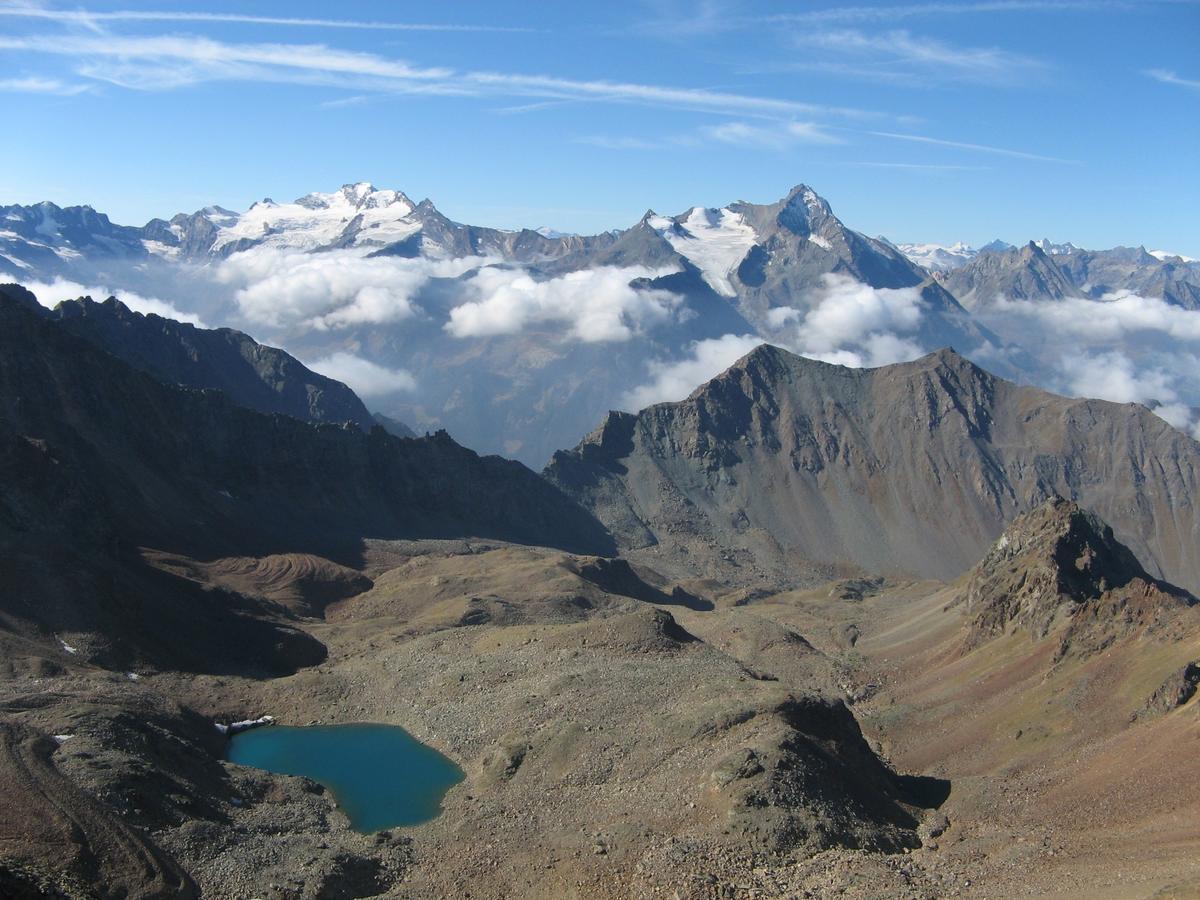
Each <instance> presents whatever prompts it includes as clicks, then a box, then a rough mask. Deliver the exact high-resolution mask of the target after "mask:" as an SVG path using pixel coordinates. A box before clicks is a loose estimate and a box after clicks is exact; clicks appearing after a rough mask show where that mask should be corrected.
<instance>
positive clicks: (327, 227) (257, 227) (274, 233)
mask: <svg viewBox="0 0 1200 900" xmlns="http://www.w3.org/2000/svg"><path fill="white" fill-rule="evenodd" d="M415 208H416V207H415V206H413V203H412V201H411V200H409V199H408V198H407V197H405V196H404V195H403V194H402V193H400V192H399V191H379V190H375V188H374V187H372V186H371V185H369V184H366V183H365V182H364V183H360V184H354V185H349V184H348V185H345V186H344V187H343V188H342V189H341V190H339V191H335V192H334V193H332V194H319V193H318V194H308V195H307V196H304V197H301V198H300V199H299V200H297V201H296V202H294V203H276V202H274V201H273V200H263V201H260V202H259V203H255V204H254V205H253V206H251V207H250V208H249V209H248V210H246V212H244V213H242V214H241V215H240V216H236V217H235V218H232V219H231V217H230V214H229V213H228V212H227V211H225V210H221V211H219V212H217V211H214V212H213V213H212V214H209V213H208V212H207V211H206V213H205V215H206V217H207V218H208V219H209V221H211V222H212V223H213V224H214V225H217V226H218V227H219V231H218V233H217V238H216V240H215V241H214V242H213V250H220V249H221V248H222V247H224V246H226V245H228V244H232V243H235V242H237V241H242V240H247V241H253V242H255V243H256V244H258V245H260V246H266V247H274V248H276V249H280V250H299V251H305V252H306V251H310V250H317V249H320V248H322V247H328V246H330V245H331V244H333V243H334V242H336V241H337V240H338V239H339V238H340V237H341V236H342V234H343V232H345V230H346V227H347V226H348V225H349V224H350V223H351V222H352V221H354V219H356V218H359V219H360V223H359V233H358V234H357V235H356V236H355V243H364V244H370V245H383V244H390V243H394V242H395V241H399V240H403V239H404V238H406V237H408V236H409V235H411V234H413V233H414V232H417V231H420V229H421V226H420V224H419V223H416V222H411V221H406V220H405V217H406V216H408V215H409V213H411V212H412V211H413V210H414V209H415Z"/></svg>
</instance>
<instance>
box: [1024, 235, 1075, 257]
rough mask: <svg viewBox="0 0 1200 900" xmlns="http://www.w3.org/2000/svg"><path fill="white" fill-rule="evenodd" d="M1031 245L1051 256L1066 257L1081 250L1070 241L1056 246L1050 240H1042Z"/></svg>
mask: <svg viewBox="0 0 1200 900" xmlns="http://www.w3.org/2000/svg"><path fill="white" fill-rule="evenodd" d="M1031 243H1032V244H1033V245H1034V246H1035V247H1037V248H1038V249H1039V250H1041V251H1042V252H1043V253H1048V254H1050V255H1051V256H1065V255H1067V254H1070V253H1075V252H1076V251H1077V250H1078V249H1079V248H1078V247H1076V246H1075V245H1074V244H1072V243H1070V242H1069V241H1068V242H1066V243H1063V244H1056V243H1054V242H1053V241H1051V240H1050V239H1049V238H1042V239H1041V240H1040V241H1032V242H1031Z"/></svg>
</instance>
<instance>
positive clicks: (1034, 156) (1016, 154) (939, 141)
mask: <svg viewBox="0 0 1200 900" xmlns="http://www.w3.org/2000/svg"><path fill="white" fill-rule="evenodd" d="M867 133H868V134H872V135H874V136H875V137H884V138H891V139H892V140H897V141H911V142H913V143H917V144H933V145H935V146H938V147H953V148H955V149H956V150H972V151H974V152H976V153H990V154H993V155H995V156H1009V157H1012V158H1014V159H1028V160H1033V161H1035V162H1051V163H1063V164H1064V165H1078V164H1079V160H1075V159H1062V158H1060V157H1057V156H1045V155H1043V154H1041V153H1029V152H1027V151H1025V150H1011V149H1009V148H1007V147H991V146H988V145H987V144H972V143H968V142H966V141H949V140H945V139H944V138H935V137H929V136H928V135H923V134H901V133H898V132H893V131H870V132H867Z"/></svg>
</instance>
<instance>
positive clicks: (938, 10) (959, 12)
mask: <svg viewBox="0 0 1200 900" xmlns="http://www.w3.org/2000/svg"><path fill="white" fill-rule="evenodd" d="M1149 2H1151V3H1153V2H1155V0H1149ZM1167 2H1170V0H1167ZM1137 7H1138V4H1137V3H1133V2H1130V0H978V2H970V0H965V2H962V3H907V4H899V5H896V6H890V5H865V4H864V5H859V6H851V5H847V6H832V7H827V8H825V9H812V10H805V11H801V12H794V13H779V14H776V15H770V16H760V17H758V18H756V19H749V18H747V19H742V20H741V21H742V22H744V23H745V24H746V25H752V24H756V23H757V24H762V23H775V24H784V23H794V24H797V25H813V24H835V23H852V22H864V23H865V22H895V21H898V20H901V19H917V18H931V17H943V16H972V15H988V14H1004V13H1066V12H1082V13H1086V12H1094V11H1096V10H1104V9H1109V10H1116V9H1124V10H1136V9H1137Z"/></svg>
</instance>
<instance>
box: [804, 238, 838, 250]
mask: <svg viewBox="0 0 1200 900" xmlns="http://www.w3.org/2000/svg"><path fill="white" fill-rule="evenodd" d="M808 239H809V240H810V241H812V242H813V243H814V244H816V245H817V246H818V247H823V248H825V249H826V250H828V251H829V252H830V253H832V252H833V244H831V243H829V238H826V237H822V236H821V235H819V234H810V235H809V236H808Z"/></svg>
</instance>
